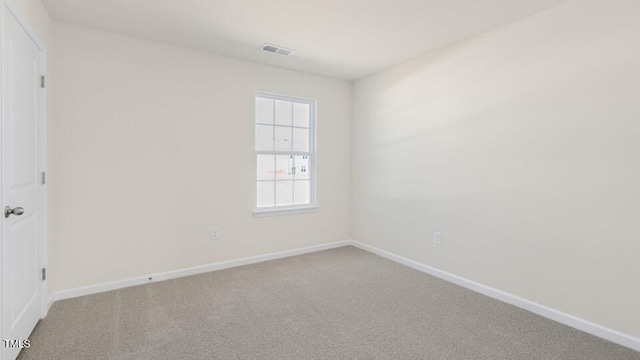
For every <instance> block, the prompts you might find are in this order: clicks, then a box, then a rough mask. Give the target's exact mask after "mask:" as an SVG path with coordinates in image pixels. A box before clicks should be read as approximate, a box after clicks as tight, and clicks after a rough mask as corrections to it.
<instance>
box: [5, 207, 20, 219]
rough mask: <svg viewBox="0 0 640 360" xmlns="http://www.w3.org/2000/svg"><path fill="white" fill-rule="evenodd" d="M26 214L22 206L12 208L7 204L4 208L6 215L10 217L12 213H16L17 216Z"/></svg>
mask: <svg viewBox="0 0 640 360" xmlns="http://www.w3.org/2000/svg"><path fill="white" fill-rule="evenodd" d="M22 214H24V209H23V208H21V207H16V208H13V209H12V208H11V206H6V207H5V208H4V217H5V218H8V217H9V216H11V215H16V216H20V215H22Z"/></svg>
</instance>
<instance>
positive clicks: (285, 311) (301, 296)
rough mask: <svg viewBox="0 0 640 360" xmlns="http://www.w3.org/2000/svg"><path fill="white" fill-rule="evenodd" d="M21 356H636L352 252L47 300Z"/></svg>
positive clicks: (580, 359) (492, 359)
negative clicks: (44, 314)
mask: <svg viewBox="0 0 640 360" xmlns="http://www.w3.org/2000/svg"><path fill="white" fill-rule="evenodd" d="M31 343H32V347H31V348H29V349H25V350H24V351H23V352H22V353H21V355H20V358H21V359H23V360H27V359H63V360H73V359H185V360H189V359H225V360H230V359H296V360H301V359H394V360H395V359H473V360H482V359H487V360H497V359H509V360H514V359H576V360H590V359H594V360H596V359H597V360H617V359H620V360H622V359H626V360H631V359H640V353H638V352H635V351H633V350H630V349H627V348H624V347H621V346H617V345H615V344H613V343H610V342H607V341H605V340H602V339H599V338H597V337H594V336H591V335H588V334H586V333H583V332H580V331H578V330H575V329H572V328H569V327H567V326H564V325H561V324H559V323H556V322H553V321H551V320H547V319H545V318H542V317H540V316H537V315H534V314H532V313H529V312H527V311H524V310H520V309H518V308H515V307H513V306H510V305H507V304H504V303H501V302H499V301H497V300H493V299H491V298H488V297H485V296H483V295H480V294H477V293H474V292H472V291H469V290H466V289H464V288H461V287H459V286H456V285H453V284H450V283H447V282H445V281H442V280H439V279H437V278H434V277H432V276H429V275H425V274H423V273H420V272H418V271H415V270H413V269H410V268H407V267H404V266H402V265H399V264H396V263H393V262H391V261H388V260H386V259H383V258H381V257H378V256H376V255H373V254H370V253H367V252H364V251H362V250H359V249H356V248H353V247H344V248H339V249H334V250H328V251H322V252H317V253H313V254H307V255H301V256H296V257H291V258H286V259H280V260H274V261H269V262H264V263H260V264H255V265H248V266H242V267H238V268H234V269H228V270H223V271H217V272H212V273H207V274H202V275H196V276H190V277H187V278H181V279H176V280H169V281H164V282H158V283H152V284H149V285H143V286H137V287H132V288H127V289H121V290H116V291H110V292H106V293H102V294H97V295H90V296H84V297H80V298H75V299H69V300H64V301H59V302H56V303H55V304H54V305H53V307H52V308H51V311H50V313H49V316H47V318H45V319H44V320H43V321H41V322H40V323H39V324H38V326H37V327H36V329H35V330H34V332H33V334H32V336H31Z"/></svg>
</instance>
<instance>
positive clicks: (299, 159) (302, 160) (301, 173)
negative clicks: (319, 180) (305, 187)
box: [294, 155, 311, 179]
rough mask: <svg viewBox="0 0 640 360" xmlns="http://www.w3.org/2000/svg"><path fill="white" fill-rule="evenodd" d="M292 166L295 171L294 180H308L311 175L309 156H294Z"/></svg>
mask: <svg viewBox="0 0 640 360" xmlns="http://www.w3.org/2000/svg"><path fill="white" fill-rule="evenodd" d="M294 166H295V167H296V170H295V178H296V179H309V176H310V174H311V169H310V167H309V156H307V155H296V156H295V162H294Z"/></svg>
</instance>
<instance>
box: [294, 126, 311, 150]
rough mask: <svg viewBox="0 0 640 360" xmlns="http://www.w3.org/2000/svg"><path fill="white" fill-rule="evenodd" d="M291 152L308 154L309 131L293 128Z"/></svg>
mask: <svg viewBox="0 0 640 360" xmlns="http://www.w3.org/2000/svg"><path fill="white" fill-rule="evenodd" d="M293 151H303V152H309V129H298V128H293Z"/></svg>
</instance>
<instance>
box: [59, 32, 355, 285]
mask: <svg viewBox="0 0 640 360" xmlns="http://www.w3.org/2000/svg"><path fill="white" fill-rule="evenodd" d="M168 26H169V25H168ZM54 29H55V31H54V37H55V44H56V52H55V68H54V70H55V75H56V78H57V79H58V81H57V82H56V84H55V98H54V100H55V101H54V114H55V117H56V119H57V122H56V126H55V127H54V130H53V132H54V138H55V149H54V152H53V161H54V166H55V168H56V171H57V173H58V174H60V175H59V178H58V179H57V182H56V186H55V188H54V208H55V211H56V216H55V221H54V233H55V237H56V243H55V248H54V255H53V258H52V259H51V261H52V262H53V264H52V265H53V270H54V271H52V273H51V284H50V286H51V288H52V290H53V291H59V290H66V289H70V288H75V287H79V286H85V285H95V284H99V283H103V282H108V281H116V280H122V279H127V278H131V277H137V276H142V275H145V274H152V273H159V272H164V271H171V270H177V269H183V268H187V267H193V266H197V265H204V264H210V263H215V262H220V261H226V260H233V259H239V258H245V257H250V256H257V255H261V254H266V253H272V252H277V251H283V250H289V249H296V248H301V247H306V246H311V245H317V244H323V243H327V242H332V241H339V240H345V239H348V238H349V236H350V214H351V210H350V197H351V196H350V174H351V172H350V160H351V159H350V156H349V153H350V139H351V134H350V130H351V125H350V118H351V84H350V83H348V82H346V81H339V80H334V79H330V78H324V77H319V76H313V75H308V74H304V73H299V72H295V71H290V70H283V69H279V68H274V67H270V66H266V65H259V64H256V63H251V62H246V61H240V60H236V59H232V58H227V57H222V56H216V55H212V54H207V53H201V52H197V51H192V50H186V49H181V48H178V47H173V46H169V45H163V44H159V43H154V42H149V41H144V40H139V39H135V38H130V37H125V36H121V35H115V34H110V33H106V32H100V31H95V30H90V29H87V28H83V27H78V26H74V25H68V24H64V23H56V24H55V26H54ZM256 91H266V92H274V93H280V94H286V95H293V96H298V97H304V98H310V99H315V100H317V113H318V117H317V119H318V120H317V124H318V204H319V206H320V209H319V211H317V212H314V213H306V214H297V215H287V216H276V217H265V218H254V217H253V215H252V209H253V187H254V184H253V181H254V179H253V164H254V160H253V156H254V153H253V126H254V125H253V124H254V123H253V104H254V93H255V92H256ZM213 226H215V227H217V228H219V229H220V239H219V240H217V241H212V240H210V228H211V227H213Z"/></svg>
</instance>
